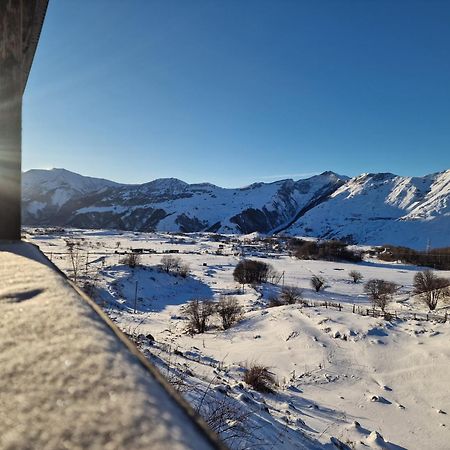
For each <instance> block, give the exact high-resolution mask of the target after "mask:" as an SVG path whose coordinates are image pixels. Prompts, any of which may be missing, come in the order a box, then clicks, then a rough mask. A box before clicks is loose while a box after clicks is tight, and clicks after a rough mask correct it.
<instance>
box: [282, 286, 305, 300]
mask: <svg viewBox="0 0 450 450" xmlns="http://www.w3.org/2000/svg"><path fill="white" fill-rule="evenodd" d="M302 298H303V297H302V291H301V289H299V288H297V287H294V286H285V287H284V288H283V289H282V291H281V294H280V300H281V301H282V302H283V303H284V304H286V305H294V304H295V303H298V302H299V301H300V300H302Z"/></svg>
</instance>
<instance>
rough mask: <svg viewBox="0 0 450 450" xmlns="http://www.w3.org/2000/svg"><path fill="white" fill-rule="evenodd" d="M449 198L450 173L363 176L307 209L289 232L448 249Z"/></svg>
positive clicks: (352, 180) (359, 241) (370, 242)
mask: <svg viewBox="0 0 450 450" xmlns="http://www.w3.org/2000/svg"><path fill="white" fill-rule="evenodd" d="M449 196H450V170H447V171H445V172H441V173H436V174H432V175H427V176H425V177H420V178H419V177H400V176H396V175H393V174H389V173H385V174H363V175H360V176H358V177H355V178H353V179H351V180H350V181H348V182H347V183H346V184H345V185H343V186H342V187H341V188H340V189H338V190H336V191H335V192H334V193H333V194H332V195H331V196H330V197H329V199H327V201H325V202H323V203H322V204H320V205H318V206H317V207H315V208H314V209H312V210H310V211H308V212H307V213H306V214H305V215H303V216H302V217H301V218H300V219H299V220H298V221H297V222H296V223H295V224H294V225H293V226H292V227H290V228H289V229H288V230H287V232H288V233H290V234H293V235H305V236H315V237H321V238H339V239H342V238H345V239H348V240H352V241H354V242H358V243H360V244H365V243H367V244H386V243H393V244H397V245H406V246H410V247H413V248H418V249H424V248H426V246H427V245H428V244H430V245H431V246H432V247H440V246H448V245H450V236H449V230H450V199H449Z"/></svg>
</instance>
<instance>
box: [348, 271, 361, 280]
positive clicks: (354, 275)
mask: <svg viewBox="0 0 450 450" xmlns="http://www.w3.org/2000/svg"><path fill="white" fill-rule="evenodd" d="M348 276H349V277H350V278H351V279H352V280H353V283H358V281H361V280H362V279H363V278H364V277H363V274H362V273H361V272H359V271H358V270H350V272H349V273H348Z"/></svg>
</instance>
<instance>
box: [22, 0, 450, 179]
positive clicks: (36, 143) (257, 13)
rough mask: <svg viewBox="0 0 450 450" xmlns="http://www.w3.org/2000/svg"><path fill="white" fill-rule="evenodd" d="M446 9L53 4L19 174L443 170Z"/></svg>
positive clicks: (405, 2) (295, 174)
mask: <svg viewBox="0 0 450 450" xmlns="http://www.w3.org/2000/svg"><path fill="white" fill-rule="evenodd" d="M449 23H450V1H447V0H442V1H433V0H426V1H425V0H424V1H414V0H387V1H383V0H376V1H375V0H374V1H368V0H367V1H364V0H342V1H340V0H330V1H321V0H317V1H312V0H308V1H306V0H305V1H302V0H293V1H289V0H273V1H265V0H180V1H174V0H162V1H153V0H127V1H123V0H89V1H87V0H85V1H79V0H58V1H51V2H50V5H49V9H48V13H47V17H46V20H45V23H44V28H43V31H42V35H41V40H40V43H39V47H38V51H37V54H36V57H35V60H34V63H33V68H32V72H31V75H30V78H29V81H28V85H27V89H26V93H25V96H24V109H23V169H24V170H28V169H30V168H52V167H64V168H66V169H68V170H72V171H75V172H79V173H82V174H84V175H90V176H97V177H103V178H109V179H112V180H115V181H120V182H130V183H131V182H145V181H150V180H152V179H154V178H159V177H177V178H180V179H183V180H185V181H188V182H202V181H209V182H213V183H216V184H219V185H222V186H227V187H231V186H242V185H245V184H249V183H251V182H253V181H274V180H275V179H280V178H302V177H305V176H308V175H311V174H314V173H319V172H322V171H325V170H333V171H335V172H338V173H342V174H347V175H350V176H353V175H357V174H359V173H362V172H380V171H385V172H387V171H389V172H394V173H397V174H400V175H423V174H426V173H431V172H436V171H440V170H444V169H446V168H449V167H450V26H449Z"/></svg>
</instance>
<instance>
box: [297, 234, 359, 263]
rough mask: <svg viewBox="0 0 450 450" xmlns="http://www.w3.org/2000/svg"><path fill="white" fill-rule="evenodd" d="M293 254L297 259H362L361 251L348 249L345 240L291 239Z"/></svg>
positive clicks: (354, 260) (356, 260)
mask: <svg viewBox="0 0 450 450" xmlns="http://www.w3.org/2000/svg"><path fill="white" fill-rule="evenodd" d="M289 248H290V249H291V251H292V253H293V255H294V256H295V257H296V258H298V259H322V260H325V261H342V260H343V261H352V262H358V261H361V260H362V256H361V252H358V251H354V250H350V249H349V248H348V247H347V244H346V243H345V242H341V241H334V240H330V241H324V242H320V243H319V242H315V241H305V240H303V239H293V240H291V241H290V243H289Z"/></svg>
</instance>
